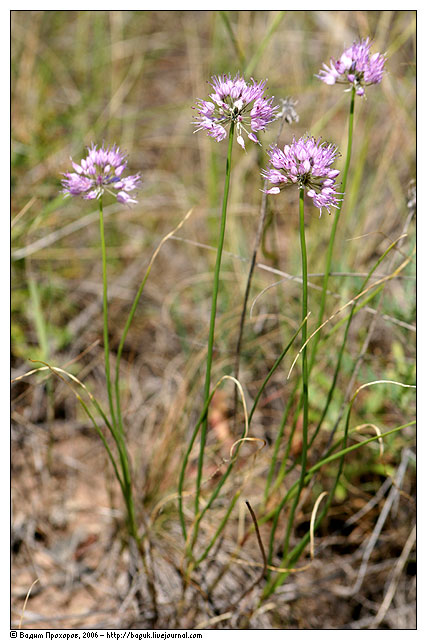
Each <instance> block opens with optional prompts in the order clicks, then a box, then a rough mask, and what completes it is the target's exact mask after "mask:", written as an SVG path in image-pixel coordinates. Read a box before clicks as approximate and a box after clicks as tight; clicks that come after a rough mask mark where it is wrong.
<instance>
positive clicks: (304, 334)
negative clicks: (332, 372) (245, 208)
mask: <svg viewBox="0 0 427 640" xmlns="http://www.w3.org/2000/svg"><path fill="white" fill-rule="evenodd" d="M299 226H300V243H301V265H302V305H301V306H302V319H303V320H304V319H305V318H306V316H307V306H308V305H307V273H308V270H307V249H306V245H305V228H304V187H300V191H299ZM301 339H302V343H303V345H304V344H305V343H306V341H307V323H306V322H305V323H304V324H303V326H302V329H301ZM301 357H302V395H303V425H302V453H301V471H300V481H299V484H298V490H297V493H296V495H295V498H294V501H293V503H292V507H291V512H290V514H289V520H288V526H287V529H286V535H285V542H284V548H283V555H284V556H286V554H287V553H288V546H289V537H290V535H291V531H292V526H293V522H294V517H295V511H296V508H297V505H298V501H299V497H300V495H301V491H302V489H303V487H304V478H305V471H306V467H307V442H308V363H307V347H304V348H303V351H302V354H301Z"/></svg>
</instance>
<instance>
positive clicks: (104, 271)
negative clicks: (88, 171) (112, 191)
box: [99, 198, 116, 426]
mask: <svg viewBox="0 0 427 640" xmlns="http://www.w3.org/2000/svg"><path fill="white" fill-rule="evenodd" d="M99 231H100V235H101V252H102V286H103V297H102V306H103V315H104V354H105V378H106V381H107V391H108V403H109V406H110V413H111V420H112V422H113V425H114V426H115V425H116V417H115V412H114V405H113V394H112V389H111V374H110V346H109V341H108V292H107V255H106V249H105V234H104V214H103V210H102V198H99Z"/></svg>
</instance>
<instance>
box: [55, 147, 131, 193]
mask: <svg viewBox="0 0 427 640" xmlns="http://www.w3.org/2000/svg"><path fill="white" fill-rule="evenodd" d="M126 157H127V156H126V154H125V153H123V152H122V151H120V149H119V147H116V145H113V146H112V147H104V146H102V147H101V148H100V149H98V148H97V146H96V145H94V144H92V146H91V147H90V148H89V147H88V154H87V157H86V158H84V159H83V160H82V161H81V162H80V164H76V163H75V162H73V160H72V159H71V158H70V159H71V163H72V165H73V169H74V171H75V173H64V176H65V177H64V179H63V180H62V186H63V191H62V192H63V193H64V194H65V196H82V198H84V199H85V200H94V199H95V198H100V197H101V196H102V194H103V193H104V191H107V193H110V194H111V195H113V196H114V197H115V198H117V200H118V201H119V202H122V203H124V204H132V203H136V202H137V201H136V200H134V199H133V198H131V196H130V195H129V193H130V192H131V191H134V189H136V188H137V187H138V185H139V183H140V176H139V174H135V175H133V176H127V177H122V174H123V171H124V170H125V169H126V167H127V160H126Z"/></svg>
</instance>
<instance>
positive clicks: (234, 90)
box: [194, 74, 278, 149]
mask: <svg viewBox="0 0 427 640" xmlns="http://www.w3.org/2000/svg"><path fill="white" fill-rule="evenodd" d="M210 84H211V86H212V88H213V90H214V92H213V93H211V94H210V96H209V98H210V100H199V101H198V104H197V107H196V108H197V110H198V114H199V115H198V116H197V118H196V120H195V122H194V124H195V125H197V129H196V131H200V130H201V129H205V130H206V131H207V132H208V135H209V136H211V137H212V138H215V140H217V141H218V142H220V141H221V140H224V138H225V137H226V135H227V131H226V128H225V127H226V126H227V125H228V124H230V123H231V122H234V123H235V126H236V132H237V142H238V143H239V144H240V146H241V147H242V148H243V149H244V148H245V141H244V139H243V133H246V135H247V136H248V138H249V140H252V142H256V143H258V144H260V142H259V140H258V138H257V136H256V135H255V132H257V131H264V130H265V127H266V126H267V125H268V124H270V122H273V120H275V119H276V110H277V109H278V107H277V106H275V107H273V106H272V102H273V98H264V87H265V82H260V83H257V82H255V80H254V79H253V78H251V83H250V84H248V83H246V82H245V80H244V78H243V77H242V76H239V74H237V75H236V77H235V78H233V79H231V76H230V75H228V76H227V75H223V76H213V77H212V82H211V83H210Z"/></svg>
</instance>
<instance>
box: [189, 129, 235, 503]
mask: <svg viewBox="0 0 427 640" xmlns="http://www.w3.org/2000/svg"><path fill="white" fill-rule="evenodd" d="M233 135H234V122H231V124H230V133H229V136H228V153H227V164H226V170H225V184H224V196H223V200H222V214H221V225H220V230H219V238H218V248H217V254H216V264H215V272H214V282H213V290H212V306H211V319H210V325H209V338H208V352H207V355H206V376H205V387H204V401H205V402H207V400H208V398H209V390H210V385H211V369H212V355H213V345H214V335H215V317H216V305H217V299H218V289H219V274H220V270H221V258H222V249H223V246H224V236H225V224H226V219H227V202H228V192H229V190H230V176H231V153H232V150H233ZM207 427H208V417H207V415H206V417H205V418H204V420H203V423H202V427H201V434H200V453H199V461H198V468H197V484H196V497H195V505H194V506H195V513H196V514H197V513H198V511H199V496H200V485H201V482H202V473H203V457H204V451H205V445H206V434H207Z"/></svg>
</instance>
